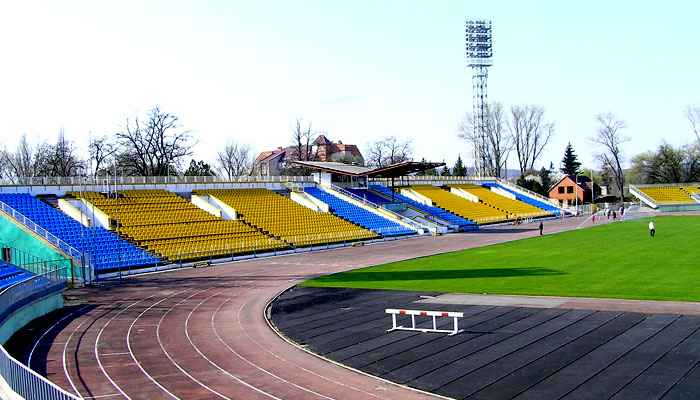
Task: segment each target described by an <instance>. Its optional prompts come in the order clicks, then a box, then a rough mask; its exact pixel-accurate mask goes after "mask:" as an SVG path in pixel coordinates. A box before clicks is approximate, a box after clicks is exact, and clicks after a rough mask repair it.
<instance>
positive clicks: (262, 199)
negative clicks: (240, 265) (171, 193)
mask: <svg viewBox="0 0 700 400" xmlns="http://www.w3.org/2000/svg"><path fill="white" fill-rule="evenodd" d="M195 192H196V193H197V194H199V195H203V196H212V197H214V198H216V199H219V200H221V201H223V202H224V203H226V204H227V205H228V206H230V207H232V208H233V209H235V210H236V213H237V215H238V218H239V219H241V220H242V221H245V222H246V223H247V224H249V225H250V226H253V227H255V228H256V229H259V230H260V231H261V232H265V233H267V234H269V235H272V236H273V237H275V238H276V239H279V240H282V241H284V242H285V243H288V244H290V245H294V246H313V245H318V244H326V243H337V242H346V241H356V240H364V239H372V238H374V237H376V235H375V234H373V233H372V232H370V231H368V230H366V229H363V228H361V227H359V226H357V225H354V224H351V223H349V222H347V221H345V220H343V219H341V218H337V217H336V216H334V215H333V214H330V213H321V212H316V211H314V210H311V209H310V208H307V207H305V206H303V205H301V204H298V203H296V202H294V201H292V200H290V199H288V198H286V197H284V196H281V195H279V194H277V193H275V192H273V191H271V190H268V189H263V188H257V189H212V190H196V191H195Z"/></svg>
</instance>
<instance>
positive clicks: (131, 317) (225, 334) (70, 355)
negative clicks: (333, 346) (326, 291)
mask: <svg viewBox="0 0 700 400" xmlns="http://www.w3.org/2000/svg"><path fill="white" fill-rule="evenodd" d="M579 224H581V220H577V219H575V218H571V219H567V220H557V221H547V222H545V232H553V231H557V230H566V229H574V228H576V227H578V226H579ZM536 234H537V226H536V224H531V225H523V226H513V227H504V228H495V229H490V230H485V231H481V232H479V233H466V234H452V235H446V236H442V237H426V238H415V239H407V240H400V241H394V242H384V243H376V244H372V245H367V246H363V247H346V248H342V249H335V250H328V251H321V252H313V253H299V254H294V255H287V256H280V257H271V258H263V259H255V260H247V261H238V262H234V263H226V264H219V265H216V266H212V267H207V268H198V269H183V270H176V271H171V272H167V273H159V274H150V275H142V276H137V277H130V278H128V279H126V280H125V283H123V284H122V285H113V286H110V287H99V288H96V287H91V288H84V289H80V290H74V291H71V292H69V293H68V296H70V297H71V298H79V299H81V300H84V301H85V302H86V303H85V305H83V306H82V307H80V308H78V309H77V310H76V311H75V312H74V313H73V314H70V315H68V316H67V317H66V318H65V319H64V320H63V321H57V324H56V325H55V326H54V327H52V328H51V329H49V330H48V331H47V332H46V335H45V337H44V339H42V340H40V341H39V343H37V346H36V347H37V348H40V347H41V348H43V347H42V346H46V347H48V353H45V354H46V359H45V360H44V359H43V358H41V357H39V356H36V357H35V359H30V365H32V367H33V368H35V369H37V366H42V364H44V363H45V365H43V366H45V367H46V371H47V377H48V378H49V379H51V380H52V381H53V382H55V383H57V384H58V385H60V386H61V387H63V388H65V389H67V390H68V391H71V392H74V393H78V394H80V395H81V396H83V397H85V398H95V399H214V398H223V399H241V398H245V399H258V398H259V399H425V398H436V396H433V395H431V394H428V393H421V392H417V391H414V390H412V389H408V388H405V387H402V386H399V385H395V384H392V383H389V382H386V381H382V380H379V379H377V378H374V377H371V376H367V375H364V374H361V373H359V372H356V371H353V370H351V369H348V368H345V367H343V366H339V365H336V364H333V363H330V362H328V361H326V360H324V359H321V358H319V357H316V356H314V355H312V354H309V353H307V352H305V351H303V350H302V349H299V348H297V347H295V346H292V345H290V344H289V343H287V342H286V341H285V340H284V339H283V338H281V337H280V336H279V335H278V334H277V333H276V332H275V331H274V330H273V329H272V328H271V327H270V326H269V325H268V322H267V319H266V318H265V315H264V313H265V308H266V305H267V304H268V302H269V301H271V300H272V299H273V298H274V297H275V296H277V295H278V294H279V293H280V292H281V291H283V290H285V289H287V288H289V287H290V286H292V285H294V284H296V283H299V282H302V281H305V280H307V279H309V278H311V277H314V276H318V275H325V274H329V273H334V272H338V271H342V270H347V269H354V268H358V267H363V266H368V265H375V264H380V263H384V262H389V261H396V260H401V259H407V258H413V257H417V256H422V255H427V254H435V253H441V252H445V251H452V250H457V249H463V248H468V247H475V246H481V245H485V244H490V243H496V242H503V241H507V240H513V239H517V238H522V237H531V236H534V235H536ZM387 323H389V321H388V320H387ZM38 353H39V352H36V354H38Z"/></svg>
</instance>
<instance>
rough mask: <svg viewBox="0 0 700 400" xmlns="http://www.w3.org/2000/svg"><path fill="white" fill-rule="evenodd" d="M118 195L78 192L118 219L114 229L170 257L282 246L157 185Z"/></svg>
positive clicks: (238, 222)
mask: <svg viewBox="0 0 700 400" xmlns="http://www.w3.org/2000/svg"><path fill="white" fill-rule="evenodd" d="M120 196H122V197H120V198H118V199H114V198H111V199H108V198H106V197H104V196H100V197H97V196H93V194H91V193H88V194H85V193H83V194H82V197H83V198H85V200H87V201H92V202H94V205H95V206H96V207H97V208H99V209H100V210H101V211H103V212H104V213H106V214H107V215H108V216H109V218H110V219H112V220H113V221H115V222H116V221H117V220H118V221H119V231H120V233H121V234H124V235H126V236H128V237H130V238H131V239H133V240H134V241H135V242H137V243H138V244H139V245H140V246H141V247H144V248H147V249H148V250H150V251H153V252H155V253H157V254H159V255H161V256H163V257H165V258H168V259H170V260H189V259H196V258H202V257H206V256H224V255H230V254H232V253H244V252H256V251H265V250H271V249H274V248H282V247H287V245H286V244H285V243H283V242H281V241H280V240H277V239H275V238H271V237H269V236H268V235H266V234H264V233H262V232H260V231H258V230H257V229H255V228H254V227H251V226H248V225H246V224H244V223H243V222H241V221H225V220H223V219H221V218H219V217H216V216H214V215H212V214H210V213H208V212H206V211H204V210H202V209H200V208H198V207H196V206H195V205H193V204H192V203H190V202H189V201H187V200H185V199H183V198H182V197H180V196H178V195H176V194H174V193H171V192H168V191H166V190H162V189H152V190H124V191H122V192H120Z"/></svg>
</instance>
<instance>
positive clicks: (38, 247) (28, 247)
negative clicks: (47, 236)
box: [0, 213, 70, 274]
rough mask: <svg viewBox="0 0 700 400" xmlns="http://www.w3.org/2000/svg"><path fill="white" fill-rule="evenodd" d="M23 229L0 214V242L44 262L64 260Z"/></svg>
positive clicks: (60, 254)
mask: <svg viewBox="0 0 700 400" xmlns="http://www.w3.org/2000/svg"><path fill="white" fill-rule="evenodd" d="M25 229H26V228H24V227H20V226H18V225H16V224H15V222H14V220H10V217H8V216H7V215H5V214H3V213H0V242H2V243H6V244H8V245H10V246H12V247H14V248H15V249H18V250H21V251H23V252H25V253H29V254H31V255H33V256H35V257H38V258H41V259H43V260H45V261H53V260H63V259H65V258H66V256H65V255H64V254H62V253H60V252H58V251H57V250H55V249H54V248H53V247H51V246H49V245H47V244H46V242H44V241H43V240H41V239H39V238H37V237H36V236H34V234H32V233H30V232H28V231H26V230H25ZM69 274H70V272H69Z"/></svg>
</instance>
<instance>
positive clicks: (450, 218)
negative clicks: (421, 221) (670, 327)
mask: <svg viewBox="0 0 700 400" xmlns="http://www.w3.org/2000/svg"><path fill="white" fill-rule="evenodd" d="M370 189H372V190H374V191H377V192H379V193H381V194H383V195H384V196H393V197H394V199H395V200H397V201H401V202H403V203H406V205H408V206H410V207H413V208H416V209H418V210H420V211H422V212H424V213H426V214H428V215H430V216H433V217H435V218H439V219H441V220H443V221H445V222H447V223H450V224H452V225H456V226H457V230H471V229H476V228H477V225H476V223H474V222H473V221H469V220H468V219H465V218H462V217H460V216H458V215H455V214H453V213H451V212H449V211H447V210H444V209H442V208H438V207H433V206H429V205H427V204H424V203H420V202H418V201H415V200H413V199H411V198H410V197H406V196H404V195H402V194H401V193H397V192H393V193H392V191H391V189H389V188H387V187H385V186H382V185H371V186H370ZM385 201H388V200H385Z"/></svg>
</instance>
